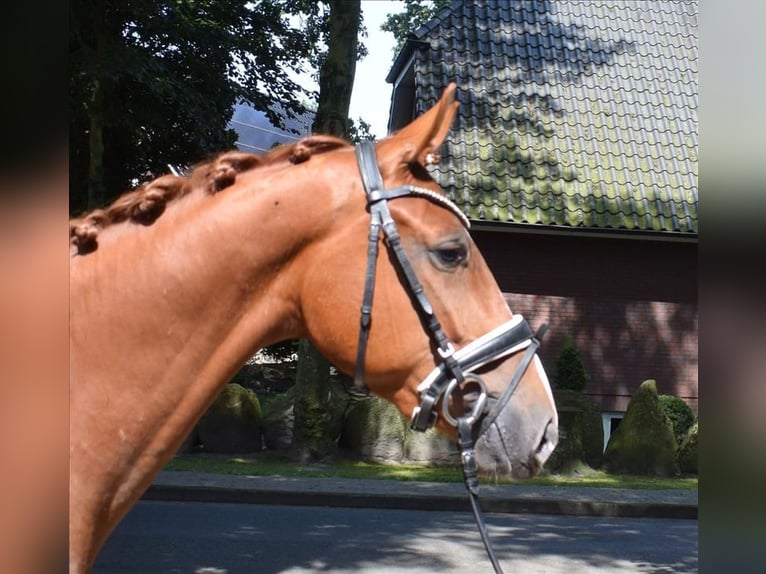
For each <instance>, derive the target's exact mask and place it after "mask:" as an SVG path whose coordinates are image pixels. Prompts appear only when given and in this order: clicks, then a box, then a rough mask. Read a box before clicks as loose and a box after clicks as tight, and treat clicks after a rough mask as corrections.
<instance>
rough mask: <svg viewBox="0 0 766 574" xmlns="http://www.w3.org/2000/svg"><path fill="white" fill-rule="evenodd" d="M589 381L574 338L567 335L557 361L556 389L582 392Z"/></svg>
mask: <svg viewBox="0 0 766 574" xmlns="http://www.w3.org/2000/svg"><path fill="white" fill-rule="evenodd" d="M589 379H590V377H589V376H588V373H587V372H586V371H585V365H584V364H583V362H582V357H581V356H580V351H578V350H577V347H575V346H574V342H573V341H572V337H570V336H569V335H567V336H566V337H564V345H563V346H562V347H561V351H560V352H559V356H558V359H556V376H555V377H554V378H553V380H554V382H555V384H556V387H557V388H559V389H561V390H568V391H579V392H582V391H583V390H584V389H585V385H587V384H588V380H589Z"/></svg>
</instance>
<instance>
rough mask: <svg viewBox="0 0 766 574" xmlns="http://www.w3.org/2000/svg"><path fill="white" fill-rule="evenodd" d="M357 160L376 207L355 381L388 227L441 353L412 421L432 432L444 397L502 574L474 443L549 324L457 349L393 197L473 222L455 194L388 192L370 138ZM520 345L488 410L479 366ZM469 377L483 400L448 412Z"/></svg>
mask: <svg viewBox="0 0 766 574" xmlns="http://www.w3.org/2000/svg"><path fill="white" fill-rule="evenodd" d="M356 158H357V163H358V165H359V172H360V174H361V176H362V183H363V185H364V190H365V193H366V195H367V207H368V209H369V211H370V228H369V234H368V238H367V241H368V243H367V269H366V273H365V283H364V293H363V296H362V307H361V317H360V322H359V340H358V346H357V357H356V369H355V373H354V384H355V386H356V387H357V388H358V389H365V388H366V387H365V385H364V365H365V357H366V354H367V342H368V339H369V335H370V329H371V327H372V302H373V298H374V294H375V267H376V263H377V259H378V250H379V249H378V246H379V238H380V233H381V231H382V233H383V236H384V237H385V240H386V244H387V245H388V248H389V249H390V250H391V251H392V252H393V254H394V257H395V260H396V263H397V265H398V266H399V270H400V271H401V272H402V274H403V275H404V278H405V281H406V287H407V289H408V292H409V294H410V296H411V297H412V299H413V301H414V302H415V303H416V305H415V308H416V309H417V312H418V314H419V315H420V319H421V321H422V322H423V325H424V326H425V328H426V331H427V332H428V336H429V337H430V339H431V341H432V343H433V344H434V345H435V347H436V351H437V353H438V355H439V358H440V362H439V363H438V365H437V366H436V368H435V369H434V370H433V371H432V372H431V373H430V374H429V375H428V377H426V378H425V379H424V380H423V382H422V383H421V384H420V385H419V387H418V390H419V391H420V397H421V404H420V406H419V407H417V408H416V409H415V410H414V412H413V415H412V422H411V425H410V426H411V427H412V428H413V429H414V430H417V431H425V430H427V429H428V428H430V427H431V426H433V424H434V422H436V418H437V417H438V414H439V413H438V410H437V403H438V402H439V401H440V400H441V401H442V415H443V416H444V418H445V419H446V420H447V421H448V422H449V423H450V424H452V425H454V426H456V427H457V432H458V446H459V447H460V459H461V463H462V467H463V478H464V480H465V485H466V489H467V491H468V495H469V499H470V501H471V509H472V510H473V514H474V517H475V519H476V524H477V526H478V528H479V533H480V535H481V538H482V542H483V543H484V548H485V549H486V551H487V555H488V556H489V559H490V561H491V562H492V566H493V568H494V569H495V572H496V574H502V572H503V570H502V568H501V567H500V563H499V561H498V560H497V557H496V556H495V553H494V551H493V549H492V545H491V543H490V540H489V535H488V533H487V527H486V525H485V523H484V519H483V516H482V513H481V508H480V505H479V502H478V493H479V481H478V467H477V464H476V459H475V455H474V442H475V441H476V440H477V439H478V438H479V437H480V436H481V435H482V434H484V433H485V432H486V431H487V430H488V429H489V428H490V427H491V426H492V425H493V424H494V423H495V419H496V418H497V416H498V415H499V414H500V412H501V411H502V410H503V408H504V407H505V405H506V404H507V403H508V401H509V400H510V398H511V395H512V394H513V392H514V391H515V390H516V388H517V387H518V385H519V382H520V381H521V378H522V376H523V375H524V373H525V372H526V370H527V367H528V366H529V363H530V362H531V361H532V359H533V358H534V355H535V352H536V351H537V348H538V347H539V346H540V339H541V337H542V334H543V333H544V332H545V329H546V327H545V326H543V327H542V328H541V329H540V330H538V332H537V333H536V334H534V335H533V333H532V330H531V329H530V327H529V325H528V324H527V322H526V321H525V320H524V319H523V318H522V317H521V316H520V315H515V316H514V317H513V318H512V319H511V320H510V321H508V322H506V323H504V324H502V325H500V326H499V327H497V328H495V329H493V330H492V331H490V332H489V333H486V334H485V335H483V336H481V337H479V338H478V339H476V340H475V341H473V342H472V343H470V344H468V345H466V346H465V347H463V348H462V349H460V350H457V351H456V350H455V347H454V346H453V344H452V343H451V342H450V340H449V338H448V337H447V335H446V334H445V333H444V330H443V329H442V327H441V324H440V323H439V321H438V319H437V318H436V315H435V314H434V311H433V308H432V307H431V303H430V302H429V301H428V298H427V297H426V294H425V292H424V290H423V286H422V284H421V283H420V281H419V280H418V277H417V275H416V273H415V270H414V269H413V267H412V264H411V263H410V261H409V259H408V258H407V255H406V253H405V252H404V247H403V246H402V241H401V237H400V236H399V232H398V230H397V227H396V222H395V221H394V219H393V218H392V217H391V212H390V210H389V208H388V201H389V200H391V199H396V198H399V197H407V196H415V197H423V198H426V199H429V200H431V201H433V202H435V203H437V204H439V205H441V206H442V207H445V208H446V209H448V210H450V211H451V212H452V213H454V214H455V216H456V217H458V219H460V221H461V222H462V223H463V225H465V226H466V227H469V222H468V219H467V218H466V217H465V215H464V214H463V213H462V212H461V211H460V209H459V208H458V207H457V206H456V205H455V204H454V203H452V202H451V201H450V200H449V199H447V198H446V197H445V196H443V195H440V194H437V193H435V192H433V191H431V190H428V189H424V188H420V187H416V186H413V185H404V186H400V187H395V188H392V189H384V185H383V178H382V176H381V174H380V170H379V169H378V160H377V157H376V155H375V144H374V142H372V141H369V140H368V141H363V142H361V143H359V144H358V145H357V146H356ZM521 350H525V352H524V355H523V357H522V359H521V362H520V364H519V366H518V367H517V368H516V371H515V373H514V375H513V377H512V379H511V381H510V382H509V384H508V385H507V386H506V388H505V389H504V391H503V393H502V395H501V396H500V397H499V398H498V399H492V400H494V401H495V402H494V405H493V406H492V408H491V409H490V410H489V412H485V404H486V401H487V391H486V386H485V385H484V382H483V381H482V380H481V377H479V376H478V375H476V374H474V371H475V370H477V369H479V368H480V367H482V366H484V365H486V364H487V363H490V362H492V361H496V360H498V359H500V358H503V357H507V356H509V355H511V354H514V353H516V352H520V351H521ZM467 382H468V383H470V382H474V383H476V384H478V385H479V388H480V397H479V400H477V401H476V403H475V405H474V408H473V409H472V411H471V412H470V413H466V414H464V415H462V416H460V417H458V418H454V417H453V416H452V415H451V413H450V412H449V402H450V401H449V398H450V395H451V393H452V392H453V390H454V389H456V388H459V387H460V386H461V385H463V384H464V383H467Z"/></svg>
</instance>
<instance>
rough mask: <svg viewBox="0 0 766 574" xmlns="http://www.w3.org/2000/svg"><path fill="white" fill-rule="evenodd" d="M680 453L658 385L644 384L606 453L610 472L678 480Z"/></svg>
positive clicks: (631, 402)
mask: <svg viewBox="0 0 766 574" xmlns="http://www.w3.org/2000/svg"><path fill="white" fill-rule="evenodd" d="M677 451H678V446H677V443H676V439H675V436H674V434H673V425H672V423H671V422H670V419H669V418H668V416H667V415H666V414H665V412H664V411H663V410H662V407H661V406H660V399H659V396H658V394H657V383H656V382H655V381H653V380H651V379H650V380H647V381H644V382H643V383H641V386H640V387H639V388H638V391H636V394H635V395H633V398H632V399H631V401H630V404H629V405H628V410H627V412H626V413H625V417H624V418H623V419H622V421H621V422H620V426H618V427H617V430H616V431H615V433H614V434H613V435H612V436H611V438H610V439H609V444H608V445H607V446H606V452H605V453H604V462H605V466H606V469H607V470H608V471H609V472H614V473H620V474H643V475H649V476H674V475H676V474H678V464H677V462H676V454H677Z"/></svg>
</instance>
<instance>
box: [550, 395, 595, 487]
mask: <svg viewBox="0 0 766 574" xmlns="http://www.w3.org/2000/svg"><path fill="white" fill-rule="evenodd" d="M553 398H554V399H555V402H556V409H557V410H558V414H559V444H558V445H557V446H556V449H555V450H554V451H553V454H552V455H551V457H550V458H549V459H548V461H547V462H546V463H545V468H547V469H549V470H551V471H553V472H564V473H565V472H569V471H571V470H573V469H575V468H580V467H581V466H582V464H583V463H585V464H586V465H588V466H590V467H591V468H598V467H600V466H601V463H602V461H603V458H604V455H603V449H604V427H603V425H602V424H601V413H600V411H599V409H598V406H596V404H595V403H594V402H593V401H591V400H590V399H589V398H588V397H587V396H585V395H583V394H582V393H579V392H576V391H567V390H558V389H557V390H555V391H554V392H553Z"/></svg>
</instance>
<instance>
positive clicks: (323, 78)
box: [311, 0, 362, 139]
mask: <svg viewBox="0 0 766 574" xmlns="http://www.w3.org/2000/svg"><path fill="white" fill-rule="evenodd" d="M327 3H328V5H329V7H330V14H329V19H328V23H327V53H326V55H325V57H324V60H323V62H322V65H321V67H320V71H319V105H318V107H317V113H316V116H314V123H313V124H312V126H311V130H312V131H313V132H314V133H324V134H331V135H335V136H338V137H342V138H347V139H348V137H349V119H348V110H349V106H350V104H351V90H352V89H353V87H354V75H355V73H356V61H357V59H358V57H359V30H360V24H361V19H362V12H361V2H360V0H328V2H327Z"/></svg>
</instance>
